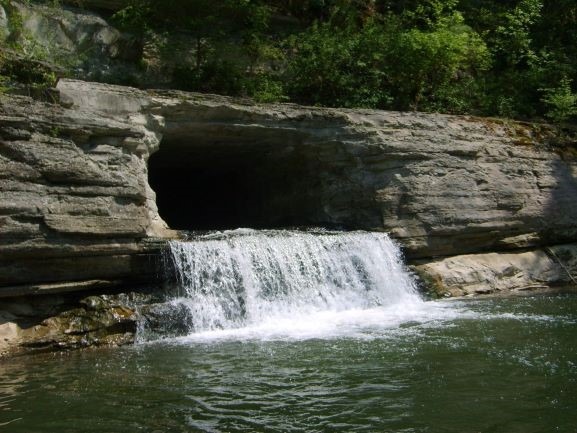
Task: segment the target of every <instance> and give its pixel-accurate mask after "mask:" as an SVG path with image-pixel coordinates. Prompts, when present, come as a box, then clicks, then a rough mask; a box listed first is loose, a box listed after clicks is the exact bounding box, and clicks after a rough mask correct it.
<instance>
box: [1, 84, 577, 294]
mask: <svg viewBox="0 0 577 433" xmlns="http://www.w3.org/2000/svg"><path fill="white" fill-rule="evenodd" d="M58 89H59V92H60V97H61V103H60V104H49V103H41V102H37V101H32V100H30V99H28V98H23V97H4V98H3V100H2V105H1V108H0V116H1V117H0V136H1V139H2V141H1V143H0V168H1V170H0V176H2V184H1V185H0V213H1V215H2V217H1V218H2V225H1V226H0V231H1V233H2V242H1V244H0V258H1V259H2V264H1V265H0V266H1V267H0V285H2V286H14V285H24V284H31V283H34V284H36V285H37V284H39V283H48V282H50V283H60V282H65V281H78V280H94V279H95V280H103V279H104V280H111V281H112V280H114V281H116V280H123V279H134V278H138V277H140V276H141V277H145V278H148V277H149V276H150V274H151V272H152V271H151V269H152V267H151V265H150V263H149V262H148V261H147V259H146V254H147V251H155V250H156V249H157V244H156V243H155V242H154V239H156V238H159V237H160V238H162V237H167V236H173V235H174V233H173V232H171V231H170V230H167V226H166V225H165V224H164V222H163V221H162V219H161V218H160V216H159V215H158V212H157V207H156V203H155V194H154V192H153V191H152V190H151V189H150V187H149V185H148V172H147V161H148V158H149V156H150V155H151V153H153V152H154V151H156V149H157V148H158V146H160V148H161V151H162V152H168V157H167V158H166V159H165V160H164V161H163V164H164V166H163V170H164V171H161V174H165V175H166V178H167V180H166V181H167V182H168V177H171V176H176V173H177V172H179V173H181V175H182V176H184V178H179V179H184V180H186V179H187V178H186V176H188V174H187V170H186V167H187V166H189V167H194V172H195V173H196V172H197V171H199V170H201V169H202V170H203V171H204V172H207V173H208V174H207V175H206V178H203V177H200V178H199V177H194V176H193V175H192V174H191V175H190V176H193V177H191V182H192V181H194V182H203V181H205V180H206V182H204V184H202V185H197V184H194V183H191V184H190V185H186V189H184V190H180V192H179V194H184V195H181V196H175V197H173V198H172V199H173V200H174V201H175V203H176V204H175V206H177V207H178V209H177V210H178V211H179V212H181V213H183V212H189V213H190V214H191V219H194V218H192V217H193V216H194V214H199V213H203V212H210V209H209V208H210V204H206V203H202V202H194V200H192V199H191V198H190V197H193V195H192V194H193V192H194V190H195V188H196V189H200V188H204V189H207V188H208V189H209V192H210V188H211V186H210V181H211V180H212V181H214V176H212V177H211V173H219V174H220V173H224V172H227V170H228V171H230V170H232V167H233V166H234V165H235V164H241V162H242V164H243V170H244V171H243V172H242V173H241V177H244V178H246V179H249V181H246V182H247V183H246V189H247V190H246V191H244V192H243V191H240V192H239V190H238V189H234V188H233V187H234V185H228V186H227V185H225V188H224V189H221V190H218V192H219V193H221V194H229V193H230V191H234V192H235V194H237V195H238V194H240V193H242V194H244V196H246V198H243V199H242V200H246V203H250V204H251V206H250V207H251V208H254V209H258V218H259V221H260V222H261V223H262V225H267V224H268V225H272V226H275V225H277V224H282V223H283V221H285V220H286V221H288V223H290V224H291V225H302V224H305V225H331V226H342V227H345V228H354V229H367V230H383V231H388V232H390V233H392V234H393V235H394V236H395V237H396V238H397V239H398V240H399V242H401V244H402V245H403V247H404V248H405V251H406V254H407V256H408V257H409V258H412V259H415V258H427V257H436V256H454V255H462V254H467V253H478V252H490V251H501V250H507V249H518V248H529V247H539V246H542V245H555V244H561V243H568V242H571V241H574V240H575V239H576V231H577V223H576V221H577V207H575V206H574V203H575V200H576V198H577V161H576V159H575V157H574V156H572V155H570V154H560V153H559V152H557V151H555V150H554V149H551V148H549V147H548V140H549V139H550V138H551V137H552V133H551V131H549V130H547V129H546V128H543V127H535V126H531V125H524V124H519V123H512V122H511V123H507V122H502V121H495V120H487V119H476V118H472V117H459V116H446V115H436V114H420V113H394V112H382V111H369V110H337V109H321V108H308V107H298V106H294V105H288V104H287V105H258V104H254V103H251V102H250V101H241V100H234V99H230V98H225V97H219V96H210V95H197V94H188V93H183V92H145V91H138V90H135V89H130V88H124V87H117V86H110V85H102V84H95V83H86V82H80V81H72V80H62V81H61V82H60V84H59V86H58ZM207 155H211V156H210V157H209V156H207ZM227 155H228V156H229V158H228V159H227ZM199 164H200V165H199ZM221 166H222V167H221ZM259 167H264V169H261V168H259ZM219 170H220V171H219ZM190 171H191V170H188V172H190ZM182 173H184V174H182ZM195 176H196V174H195ZM241 177H239V180H238V182H236V183H239V182H240V185H241V186H245V184H243V183H242V182H243V180H242V179H241ZM235 179H236V178H235ZM162 181H163V180H162V176H161V178H160V182H161V183H162ZM227 188H228V190H229V192H228V193H227ZM183 191H184V192H183ZM256 192H258V200H257V199H254V200H253V198H251V195H257V194H256ZM189 195H190V197H189ZM218 198H219V197H217V199H218ZM233 199H236V198H235V197H233V196H232V195H228V196H223V197H222V200H221V201H222V202H223V203H224V204H222V205H223V206H225V205H226V203H227V202H229V201H231V200H233ZM242 200H241V204H242ZM251 200H253V201H251ZM189 202H193V205H192V206H191V205H187V203H189ZM219 206H220V205H219ZM220 209H221V208H220V207H219V208H217V210H219V211H220ZM222 209H225V211H226V209H227V208H226V207H223V208H222ZM211 216H214V218H215V219H218V218H219V216H218V213H215V214H214V215H212V214H211ZM233 216H234V215H233ZM250 216H251V215H248V217H250ZM289 217H290V218H289ZM255 218H256V217H255ZM283 218H285V219H284V220H283ZM228 223H230V224H232V225H231V226H230V227H231V228H233V227H234V218H232V219H229V220H227V224H228ZM179 228H180V227H179ZM186 228H188V229H195V228H197V227H194V224H192V225H191V226H190V227H186Z"/></svg>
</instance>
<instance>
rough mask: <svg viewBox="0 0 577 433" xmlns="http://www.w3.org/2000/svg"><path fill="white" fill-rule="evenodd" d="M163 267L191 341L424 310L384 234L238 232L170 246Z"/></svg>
mask: <svg viewBox="0 0 577 433" xmlns="http://www.w3.org/2000/svg"><path fill="white" fill-rule="evenodd" d="M169 259H170V261H171V262H172V268H173V269H174V272H175V274H176V275H175V277H176V282H177V286H178V297H177V299H175V300H174V303H175V304H178V305H179V307H180V308H186V310H187V314H186V317H187V319H186V320H187V321H188V322H189V323H188V324H187V326H188V329H189V330H190V332H192V333H202V332H207V331H214V330H234V329H240V328H246V327H263V326H264V327H278V326H281V327H282V326H284V325H283V324H287V323H292V324H293V325H294V324H295V323H297V324H298V323H301V324H302V323H304V322H306V321H310V320H313V322H314V321H317V322H318V321H319V320H322V319H321V316H322V317H324V318H325V319H326V317H329V316H330V317H332V318H333V319H332V320H334V318H335V317H341V318H342V317H345V316H346V315H347V314H348V315H350V314H352V313H351V312H355V314H357V315H358V314H360V315H364V316H365V317H368V316H370V315H371V314H372V313H371V312H374V309H375V308H383V307H384V308H391V307H395V308H396V309H397V310H398V309H399V308H400V309H401V310H402V309H406V308H409V309H410V308H412V307H413V306H415V305H418V304H421V303H422V300H421V299H420V297H419V295H418V294H417V291H416V290H415V287H414V283H413V281H412V279H411V276H410V274H409V273H408V272H407V270H406V269H405V266H404V265H403V262H402V255H401V252H400V250H399V248H398V246H397V245H396V244H395V243H394V242H393V241H392V240H391V239H390V238H389V236H388V235H387V234H385V233H367V232H346V233H343V232H328V231H316V232H303V231H287V230H270V231H255V230H249V229H238V230H233V231H227V232H223V233H221V232H218V233H213V234H209V235H204V236H200V237H197V238H195V239H194V240H191V241H173V242H171V243H170V249H169ZM311 318H312V319H311ZM307 326H321V324H320V323H317V324H316V325H315V324H314V323H310V324H308V325H307Z"/></svg>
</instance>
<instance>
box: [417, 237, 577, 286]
mask: <svg viewBox="0 0 577 433" xmlns="http://www.w3.org/2000/svg"><path fill="white" fill-rule="evenodd" d="M414 270H415V271H416V273H417V275H419V276H420V277H421V279H422V280H423V282H424V283H425V284H426V286H427V288H429V289H432V290H433V291H434V293H435V294H436V295H437V296H441V297H453V296H471V295H484V294H494V293H509V292H529V291H538V290H542V289H548V288H555V287H564V288H572V289H577V244H569V245H557V246H553V247H548V248H545V249H538V250H531V251H524V252H518V253H488V254H471V255H461V256H453V257H449V258H445V259H441V260H436V261H433V262H428V263H421V264H419V265H416V266H414Z"/></svg>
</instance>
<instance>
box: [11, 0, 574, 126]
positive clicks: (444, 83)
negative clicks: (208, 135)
mask: <svg viewBox="0 0 577 433" xmlns="http://www.w3.org/2000/svg"><path fill="white" fill-rule="evenodd" d="M43 3H44V4H52V3H54V6H56V7H57V6H58V1H56V0H45V1H43ZM0 4H1V5H3V6H4V7H5V9H6V10H7V11H8V12H9V14H8V15H9V16H10V23H9V24H10V25H9V27H10V29H9V30H10V31H9V34H8V35H7V37H5V38H4V37H3V38H1V40H2V41H4V42H3V44H4V45H3V46H2V47H0V48H2V49H3V51H4V53H11V54H9V55H6V54H5V55H4V59H3V60H2V58H0V88H1V87H6V86H8V85H10V83H13V82H15V81H16V80H18V81H20V82H24V83H29V84H27V85H29V86H31V87H32V86H34V85H35V84H34V83H44V84H42V85H49V84H50V83H51V82H53V81H54V78H55V76H54V75H53V73H52V75H51V73H50V70H51V68H50V67H48V66H49V65H51V64H56V65H59V67H60V69H61V70H63V71H64V72H59V74H60V73H66V72H65V71H72V70H73V69H74V68H75V66H74V65H75V64H78V62H79V59H71V60H69V59H70V57H68V58H66V56H65V55H63V54H65V53H62V52H60V51H59V50H58V48H57V47H56V46H53V45H57V44H51V43H46V42H43V43H42V44H39V43H38V41H34V40H33V39H32V38H30V37H29V35H28V34H27V32H26V29H25V26H24V25H23V22H22V17H21V16H19V14H18V13H17V10H16V9H15V8H14V7H13V4H12V0H0ZM113 21H114V22H115V23H116V24H117V25H118V26H119V27H121V28H122V29H124V30H128V31H129V32H130V33H131V34H132V35H134V38H135V39H136V40H137V41H138V46H139V47H144V49H143V50H142V57H141V59H140V60H138V61H137V63H138V64H139V65H141V67H142V69H141V70H140V71H137V72H136V73H130V72H127V73H126V74H124V72H121V75H122V76H121V77H120V78H119V82H122V83H125V84H126V83H127V82H128V83H130V84H133V85H141V86H142V85H147V82H146V81H139V80H141V79H142V77H153V78H152V79H151V80H150V81H149V83H150V82H151V83H153V85H157V83H158V80H157V81H155V78H154V77H157V78H158V77H161V80H162V79H164V81H161V83H162V85H164V86H172V87H176V88H180V89H183V90H192V91H201V92H211V93H222V94H228V95H238V96H250V97H253V98H255V99H256V100H257V101H261V102H277V101H285V100H289V101H294V102H299V103H307V104H314V105H324V106H343V107H368V108H384V109H398V110H424V111H438V112H449V113H474V114H479V115H490V116H502V117H514V118H523V119H550V120H552V121H555V122H567V121H574V120H575V119H576V118H577V115H576V114H575V104H576V101H575V93H574V89H572V88H571V84H572V83H575V82H577V31H576V30H575V29H577V2H575V0H505V1H503V0H291V1H283V0H220V1H216V2H215V1H214V0H164V1H162V2H160V1H157V0H128V1H127V2H126V6H125V7H124V8H123V9H121V10H119V11H118V12H117V13H115V14H114V16H113ZM5 36H6V35H5ZM53 70H54V68H52V71H53ZM147 74H148V75H147ZM106 79H108V80H110V79H111V78H110V77H108V78H106ZM2 83H4V84H2Z"/></svg>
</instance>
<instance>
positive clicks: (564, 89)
mask: <svg viewBox="0 0 577 433" xmlns="http://www.w3.org/2000/svg"><path fill="white" fill-rule="evenodd" d="M543 93H544V97H543V102H544V103H545V105H546V106H547V108H548V111H547V113H546V116H547V117H548V118H549V119H551V120H552V121H553V122H555V123H561V122H564V121H566V120H568V119H569V118H571V117H572V116H576V115H577V93H573V91H572V90H571V80H569V79H568V78H567V77H564V78H563V79H561V82H560V83H559V85H558V86H557V87H555V88H549V89H543Z"/></svg>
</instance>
